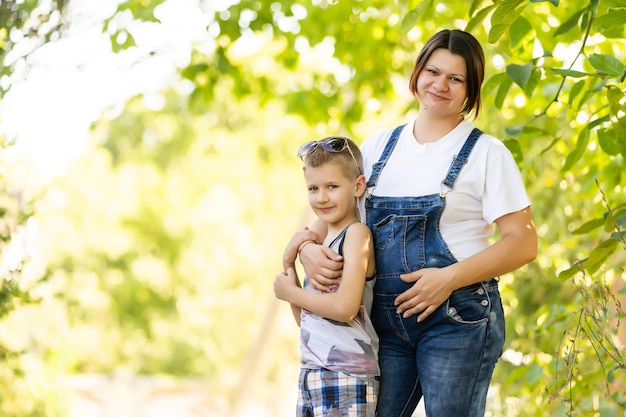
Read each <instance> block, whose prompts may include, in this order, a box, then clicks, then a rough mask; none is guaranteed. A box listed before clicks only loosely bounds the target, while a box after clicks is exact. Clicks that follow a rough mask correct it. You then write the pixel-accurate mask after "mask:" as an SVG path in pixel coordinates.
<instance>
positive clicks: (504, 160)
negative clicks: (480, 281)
mask: <svg viewBox="0 0 626 417" xmlns="http://www.w3.org/2000/svg"><path fill="white" fill-rule="evenodd" d="M413 125H414V121H413V122H410V123H409V124H407V125H406V126H405V128H404V129H403V130H402V132H401V134H400V137H399V138H398V142H397V144H396V146H395V148H394V150H393V152H392V153H391V155H390V157H389V160H388V161H387V164H386V165H385V167H384V168H383V170H382V172H381V174H380V176H379V177H378V183H377V185H376V187H375V188H373V189H372V188H370V189H369V190H368V192H369V193H371V194H372V195H375V196H385V197H417V196H424V195H429V194H437V193H439V192H440V191H441V182H442V181H443V180H444V178H445V177H446V174H447V173H448V169H449V168H450V164H451V163H452V160H453V157H454V156H455V155H457V154H458V153H459V151H460V150H461V148H462V147H463V144H464V143H465V140H466V139H467V137H468V136H469V134H470V132H471V131H472V129H473V128H474V126H473V125H472V124H471V123H470V122H468V121H463V122H461V123H460V124H459V125H458V126H456V127H455V128H454V129H453V130H452V131H451V132H450V133H448V134H447V135H446V136H444V137H442V138H441V139H439V140H438V141H436V142H433V143H424V144H421V143H419V142H418V141H417V140H416V139H415V137H414V136H413ZM393 130H394V128H392V129H387V130H384V131H382V132H378V133H375V134H373V135H371V136H370V137H368V138H367V139H366V140H365V141H364V142H363V144H362V145H361V151H362V153H363V165H364V174H365V177H366V178H368V179H369V178H370V175H371V173H372V165H373V164H375V163H376V162H378V159H379V158H380V155H381V154H382V152H383V149H384V148H385V145H386V144H387V141H388V139H389V137H390V136H391V132H392V131H393ZM359 203H360V206H359V209H360V212H361V213H362V215H363V222H365V216H364V215H365V208H364V204H365V200H364V198H361V200H360V202H359ZM528 206H530V199H529V198H528V195H527V193H526V190H525V187H524V183H523V181H522V177H521V174H520V172H519V169H518V167H517V165H516V163H515V160H514V159H513V155H511V152H510V151H509V150H508V149H507V148H506V146H504V144H503V143H502V142H501V141H500V140H498V139H496V138H494V137H493V136H490V135H486V134H483V135H482V136H481V137H480V138H479V139H478V141H477V142H476V145H475V146H474V149H473V150H472V152H471V154H470V156H469V158H468V161H467V164H465V166H464V167H463V168H462V169H461V172H460V174H459V176H458V177H457V180H456V182H455V183H454V187H453V189H452V191H450V192H449V193H448V194H447V197H446V207H445V210H444V212H443V214H442V216H441V223H440V230H441V234H442V236H443V238H444V241H445V242H446V243H447V245H448V247H449V248H450V250H451V251H452V254H453V255H454V256H455V258H456V259H457V260H459V261H461V260H463V259H465V258H468V257H470V256H471V255H473V254H475V253H477V252H480V251H481V250H483V249H485V248H486V247H487V246H489V238H490V237H491V236H493V233H494V227H493V222H494V221H495V220H497V219H498V218H499V217H501V216H503V215H505V214H508V213H513V212H516V211H519V210H522V209H524V208H526V207H528Z"/></svg>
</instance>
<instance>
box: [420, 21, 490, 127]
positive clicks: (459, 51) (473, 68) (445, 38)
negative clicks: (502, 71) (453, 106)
mask: <svg viewBox="0 0 626 417" xmlns="http://www.w3.org/2000/svg"><path fill="white" fill-rule="evenodd" d="M440 48H444V49H447V50H448V51H450V52H451V53H453V54H456V55H459V56H461V57H463V59H465V64H466V69H467V79H466V82H467V98H466V100H465V103H464V105H463V109H462V110H461V114H462V115H463V116H466V115H468V114H469V113H470V112H471V111H472V110H474V116H478V112H479V111H480V88H481V86H482V83H483V80H484V78H485V54H484V52H483V48H482V46H481V45H480V43H479V42H478V40H476V38H475V37H474V36H472V35H471V34H469V33H467V32H464V31H462V30H456V29H453V30H450V29H444V30H442V31H439V32H437V33H436V34H434V35H433V36H432V37H431V38H430V39H429V40H428V42H426V45H424V47H423V48H422V50H421V51H420V53H419V55H418V56H417V59H416V60H415V67H414V68H413V72H412V73H411V79H410V81H409V89H410V90H411V93H412V94H413V95H414V96H416V97H417V77H418V76H419V74H420V73H421V72H422V70H423V69H424V66H425V65H426V62H427V61H428V59H429V58H430V56H431V55H432V54H433V52H434V51H435V50H437V49H440Z"/></svg>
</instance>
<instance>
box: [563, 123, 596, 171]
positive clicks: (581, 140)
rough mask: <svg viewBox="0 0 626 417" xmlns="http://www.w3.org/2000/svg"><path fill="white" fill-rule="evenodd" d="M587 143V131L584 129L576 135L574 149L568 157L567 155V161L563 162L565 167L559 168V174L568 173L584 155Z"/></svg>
mask: <svg viewBox="0 0 626 417" xmlns="http://www.w3.org/2000/svg"><path fill="white" fill-rule="evenodd" d="M588 143H589V129H588V128H587V127H585V128H584V129H583V130H582V131H581V132H580V134H579V135H578V141H576V148H574V150H573V151H572V152H570V154H569V155H567V160H566V161H565V165H563V168H561V172H566V171H569V170H570V169H571V168H572V167H573V166H574V165H575V164H576V162H578V160H579V159H580V158H581V156H583V154H584V153H585V149H587V144H588Z"/></svg>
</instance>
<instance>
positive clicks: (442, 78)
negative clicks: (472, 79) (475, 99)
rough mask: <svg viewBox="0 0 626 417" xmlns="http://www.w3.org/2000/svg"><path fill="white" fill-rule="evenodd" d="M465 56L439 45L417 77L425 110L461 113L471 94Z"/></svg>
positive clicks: (419, 94) (418, 89)
mask: <svg viewBox="0 0 626 417" xmlns="http://www.w3.org/2000/svg"><path fill="white" fill-rule="evenodd" d="M466 67H467V66H466V64H465V59H464V58H463V57H462V56H460V55H456V54H453V53H451V52H450V51H448V50H447V49H443V48H439V49H436V50H435V51H434V52H433V53H432V55H431V56H430V58H429V59H428V61H426V65H425V66H424V69H423V70H422V72H420V74H419V76H418V78H417V99H418V100H419V102H420V104H421V110H425V111H428V112H429V113H431V114H433V115H436V116H440V117H446V116H458V115H459V114H460V113H461V110H462V109H463V104H464V103H465V99H466V98H467V68H466Z"/></svg>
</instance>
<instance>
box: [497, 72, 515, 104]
mask: <svg viewBox="0 0 626 417" xmlns="http://www.w3.org/2000/svg"><path fill="white" fill-rule="evenodd" d="M511 85H513V81H511V79H510V78H507V79H505V80H504V81H502V83H501V84H500V86H499V87H498V92H497V93H496V99H495V105H496V107H497V108H498V109H502V105H503V104H504V100H505V99H506V96H507V94H508V93H509V89H510V88H511Z"/></svg>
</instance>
